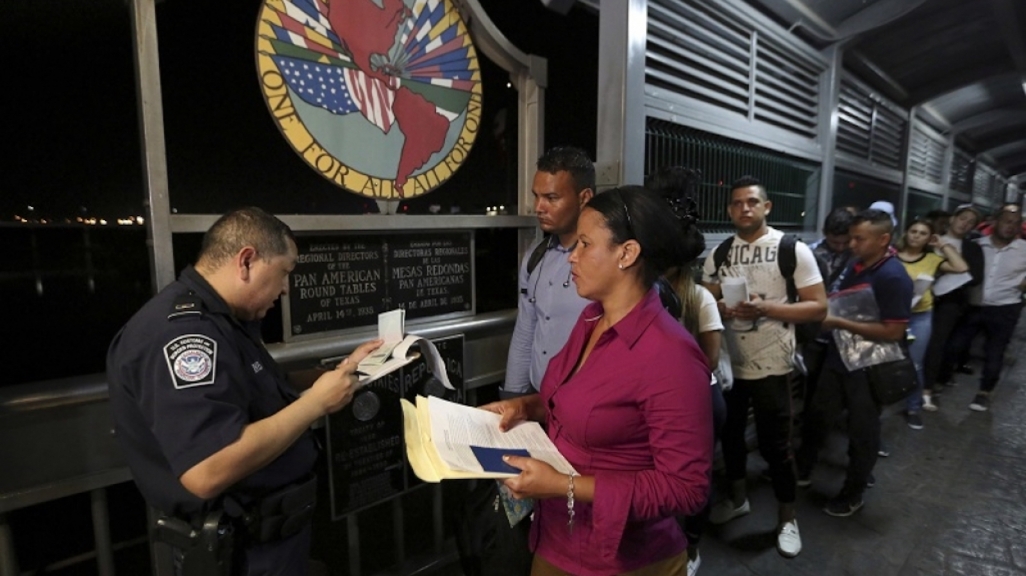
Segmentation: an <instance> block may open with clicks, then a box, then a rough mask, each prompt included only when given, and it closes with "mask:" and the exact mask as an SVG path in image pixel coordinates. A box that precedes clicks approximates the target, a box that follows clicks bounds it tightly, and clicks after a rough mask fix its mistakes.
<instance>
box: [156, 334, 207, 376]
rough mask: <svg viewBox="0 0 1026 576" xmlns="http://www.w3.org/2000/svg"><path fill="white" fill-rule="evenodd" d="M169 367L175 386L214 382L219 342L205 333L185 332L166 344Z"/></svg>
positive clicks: (165, 351)
mask: <svg viewBox="0 0 1026 576" xmlns="http://www.w3.org/2000/svg"><path fill="white" fill-rule="evenodd" d="M164 356H165V357H166V359H167V368H168V370H170V371H171V379H172V380H173V381H174V384H175V388H177V389H179V390H181V389H182V388H192V387H193V386H205V385H207V384H213V383H214V372H215V371H214V365H215V364H216V363H217V342H215V341H214V339H213V338H210V337H208V336H204V335H203V334H185V335H182V336H179V337H177V338H175V339H174V340H172V341H170V342H168V343H167V345H165V346H164Z"/></svg>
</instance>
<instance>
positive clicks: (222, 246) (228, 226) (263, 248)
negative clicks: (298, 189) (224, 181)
mask: <svg viewBox="0 0 1026 576" xmlns="http://www.w3.org/2000/svg"><path fill="white" fill-rule="evenodd" d="M290 240H291V241H292V242H295V241H296V236H295V235H294V234H293V233H292V229H290V228H289V227H288V225H286V224H285V223H284V222H282V221H281V220H279V219H278V218H276V217H275V216H273V215H271V214H268V213H267V212H265V211H263V210H261V209H260V208H256V207H252V206H250V207H247V208H239V209H238V210H233V211H231V212H228V213H227V214H225V215H224V216H221V217H220V218H218V219H217V222H214V225H213V226H211V227H210V229H209V230H207V233H206V234H204V235H203V245H202V246H201V247H200V253H199V261H202V262H204V263H205V264H206V265H208V266H211V267H217V266H220V265H221V264H224V263H225V262H227V261H228V260H231V258H232V257H234V256H235V255H236V254H238V253H239V250H242V249H243V248H244V247H246V246H252V247H253V248H255V249H256V251H257V255H258V256H260V257H261V258H273V257H274V256H281V255H283V254H287V253H288V251H289V241H290Z"/></svg>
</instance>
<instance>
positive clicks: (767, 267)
mask: <svg viewBox="0 0 1026 576" xmlns="http://www.w3.org/2000/svg"><path fill="white" fill-rule="evenodd" d="M772 207H773V203H772V202H770V200H769V196H768V195H767V193H766V188H765V186H763V185H762V184H761V183H760V182H759V181H758V180H756V179H755V178H752V177H750V176H745V177H743V178H741V179H739V180H738V181H736V182H734V184H733V185H732V186H731V201H730V205H729V206H728V207H727V211H728V213H729V214H730V219H731V221H732V222H733V223H734V226H735V228H737V233H736V235H735V236H734V237H733V238H732V239H731V240H730V242H731V246H730V250H729V252H728V253H727V258H726V261H725V262H723V264H722V265H721V266H719V268H717V266H716V257H715V251H713V253H710V254H709V257H708V258H707V259H706V261H705V266H704V268H703V271H702V283H703V285H705V287H706V288H708V289H709V291H710V292H712V294H713V296H715V297H716V299H717V300H718V301H719V307H720V315H721V316H722V317H723V321H724V325H725V328H726V329H725V331H724V336H725V340H726V344H727V346H726V347H727V350H728V351H729V353H730V358H731V366H732V368H733V371H734V386H733V387H732V388H731V390H730V392H728V393H726V394H724V396H725V398H726V401H727V422H726V424H725V425H724V427H723V436H722V437H723V456H724V462H725V464H726V468H727V478H728V479H729V480H730V481H731V494H730V497H729V498H727V499H725V500H724V501H723V502H720V503H719V504H717V505H716V506H715V507H714V508H713V512H712V518H711V519H712V521H713V523H716V524H721V523H724V522H727V521H728V520H731V519H733V518H736V517H738V516H741V515H744V514H747V513H748V512H749V511H750V510H751V507H750V504H749V502H748V497H747V490H746V484H745V472H746V460H747V453H748V447H747V444H746V442H745V427H746V426H747V422H748V407H749V405H751V406H752V409H753V410H754V412H755V426H756V433H757V436H758V440H759V452H760V453H761V454H762V457H763V458H764V459H765V460H766V462H767V463H769V469H770V476H771V477H772V478H773V492H774V495H775V496H776V498H777V502H778V503H779V511H778V527H777V528H778V534H777V550H778V551H779V552H780V554H781V555H783V556H785V557H788V558H793V557H794V556H797V555H798V553H799V552H801V537H800V536H799V533H798V522H797V521H796V520H795V517H794V501H795V490H796V485H797V478H796V473H795V466H794V451H793V450H792V448H791V425H792V422H793V419H794V412H793V408H792V404H791V389H790V383H789V378H788V375H789V374H790V373H791V372H792V370H794V367H795V365H794V357H795V337H794V324H795V323H803V322H819V321H821V320H823V318H824V317H825V316H826V311H827V305H826V291H825V290H824V288H823V277H822V276H821V275H820V272H819V267H818V265H817V264H816V260H815V257H814V256H813V255H812V251H811V250H809V247H808V246H806V245H805V244H803V243H801V242H797V243H796V244H795V246H794V251H795V269H794V274H793V280H794V286H795V287H796V288H797V294H798V301H797V302H790V301H789V300H788V296H787V280H786V279H785V278H784V276H783V274H782V273H781V271H780V263H779V262H778V259H777V258H778V248H779V245H780V240H781V238H782V237H783V233H782V232H780V231H779V230H775V229H773V228H770V227H769V226H767V224H766V217H767V216H768V215H769V213H770V210H771V209H772ZM726 278H742V279H744V281H745V283H746V284H747V289H748V294H749V298H750V300H749V301H748V302H741V303H738V304H736V305H733V306H727V305H726V303H725V301H724V299H723V291H722V290H721V285H722V284H724V280H725V279H726Z"/></svg>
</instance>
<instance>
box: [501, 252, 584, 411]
mask: <svg viewBox="0 0 1026 576" xmlns="http://www.w3.org/2000/svg"><path fill="white" fill-rule="evenodd" d="M546 241H547V242H549V248H548V249H547V250H546V251H545V256H544V257H543V258H542V259H541V261H540V262H538V266H536V267H535V269H534V272H533V273H532V274H530V275H529V274H528V273H527V261H528V260H529V259H530V255H531V253H532V252H534V248H535V246H537V245H538V244H537V243H535V244H533V245H532V246H531V248H530V249H529V250H528V251H527V253H526V255H525V256H524V260H523V262H521V263H520V281H519V288H520V300H519V304H518V305H517V324H516V327H515V328H514V329H513V339H512V341H511V342H510V346H509V358H508V359H507V360H506V383H505V385H504V386H503V389H504V390H505V391H506V392H510V393H516V394H530V393H534V392H537V391H538V388H539V387H540V386H541V381H542V377H543V376H545V369H546V368H548V366H549V360H550V359H552V357H553V356H555V355H556V353H557V352H559V351H560V350H562V349H563V345H564V344H566V339H567V338H568V337H569V336H570V330H572V329H573V327H574V324H575V323H576V322H577V317H578V316H580V315H581V310H583V309H584V307H585V306H586V305H587V304H588V300H585V299H584V298H581V297H580V296H578V295H577V286H576V285H575V284H574V283H573V280H571V278H570V262H569V261H568V257H569V255H570V251H571V250H572V249H573V247H572V246H571V247H570V248H564V247H562V246H560V245H559V238H557V237H556V236H550V237H549V239H548V240H542V242H546Z"/></svg>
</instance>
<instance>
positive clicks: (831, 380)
mask: <svg viewBox="0 0 1026 576" xmlns="http://www.w3.org/2000/svg"><path fill="white" fill-rule="evenodd" d="M850 232H851V251H852V255H853V256H854V262H852V263H851V264H849V265H848V266H847V268H845V269H844V271H842V272H841V275H840V276H839V277H838V278H837V281H836V283H835V287H836V290H835V291H837V292H839V291H841V290H847V289H849V288H854V287H858V286H869V287H871V288H872V290H873V296H874V298H875V300H876V305H877V307H878V308H879V310H880V320H877V321H873V322H858V321H855V320H849V319H846V318H840V317H838V316H834V315H833V314H829V313H828V314H827V317H826V319H825V320H823V329H824V330H835V329H837V330H847V331H848V332H851V333H853V334H857V335H859V336H862V337H863V338H866V339H869V340H876V341H880V342H898V341H902V340H904V339H905V330H906V328H907V327H908V319H909V316H910V312H911V308H912V279H911V278H909V276H908V273H907V272H905V268H904V267H903V266H902V265H901V262H899V261H898V260H897V259H896V258H895V257H894V252H893V251H892V249H891V248H890V244H891V237H892V234H893V232H894V224H893V221H892V217H891V215H890V214H888V213H887V212H884V211H882V210H875V209H870V210H865V211H863V212H860V213H859V214H858V215H856V216H855V219H854V220H853V221H852V225H851V228H850ZM843 409H847V411H848V442H849V448H848V455H849V459H848V472H847V477H846V478H845V481H844V487H843V488H842V489H841V493H840V494H838V495H837V497H835V498H833V499H832V500H830V501H829V502H827V505H826V507H825V508H824V511H825V512H826V513H827V514H830V515H831V516H850V515H852V514H853V513H855V511H857V510H858V509H859V508H861V507H862V504H863V502H862V493H863V491H864V490H865V489H866V486H867V484H868V480H869V477H870V473H871V472H872V471H873V466H875V465H876V458H877V450H879V447H880V406H879V405H878V404H877V402H876V400H875V399H874V398H873V395H872V392H871V391H870V387H869V380H868V379H867V377H866V371H865V370H855V371H849V370H847V369H846V368H845V366H844V363H843V361H842V360H841V356H840V354H839V352H838V349H837V344H836V342H835V340H834V339H833V338H829V339H828V347H827V357H826V365H825V366H824V368H823V371H822V373H821V374H820V378H819V382H818V383H817V387H816V394H815V396H814V398H813V402H812V405H811V406H807V407H806V411H805V422H804V424H803V426H802V445H801V448H800V449H799V452H798V485H799V486H808V485H809V484H810V480H809V478H810V474H811V471H812V466H813V465H814V464H815V461H816V457H817V453H818V452H819V448H820V447H821V446H822V445H823V440H824V439H825V437H826V433H827V431H828V427H827V422H831V421H833V420H834V418H835V417H836V416H837V415H839V414H840V413H841V412H842V410H843Z"/></svg>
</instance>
